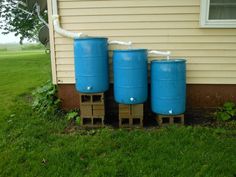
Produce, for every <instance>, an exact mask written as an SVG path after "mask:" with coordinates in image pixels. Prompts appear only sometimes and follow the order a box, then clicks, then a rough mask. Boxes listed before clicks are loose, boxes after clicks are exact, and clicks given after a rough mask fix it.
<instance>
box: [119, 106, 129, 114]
mask: <svg viewBox="0 0 236 177" xmlns="http://www.w3.org/2000/svg"><path fill="white" fill-rule="evenodd" d="M119 115H124V116H125V115H127V116H128V115H131V105H129V104H119Z"/></svg>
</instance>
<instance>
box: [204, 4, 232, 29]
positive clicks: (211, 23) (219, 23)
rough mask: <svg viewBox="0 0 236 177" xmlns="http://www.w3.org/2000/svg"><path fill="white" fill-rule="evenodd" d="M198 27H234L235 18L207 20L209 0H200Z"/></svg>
mask: <svg viewBox="0 0 236 177" xmlns="http://www.w3.org/2000/svg"><path fill="white" fill-rule="evenodd" d="M200 9H201V11H200V27H202V28H236V20H209V19H208V17H209V10H210V0H201V8H200Z"/></svg>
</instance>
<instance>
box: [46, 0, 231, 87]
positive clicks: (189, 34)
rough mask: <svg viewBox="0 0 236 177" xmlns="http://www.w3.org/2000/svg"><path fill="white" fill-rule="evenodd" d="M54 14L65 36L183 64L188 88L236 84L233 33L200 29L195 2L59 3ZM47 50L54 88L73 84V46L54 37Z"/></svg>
mask: <svg viewBox="0 0 236 177" xmlns="http://www.w3.org/2000/svg"><path fill="white" fill-rule="evenodd" d="M59 13H60V17H61V25H62V27H63V28H65V29H67V30H71V31H77V32H84V33H86V34H88V35H91V36H107V37H109V39H110V40H112V39H115V40H124V41H132V42H133V43H134V45H133V47H134V48H147V49H156V50H171V51H172V57H173V58H186V59H187V82H188V83H193V84H236V29H201V28H200V27H199V15H200V14H199V13H200V0H181V1H176V0H158V1H156V0H146V1H143V0H126V1H124V0H96V1H95V0H83V1H82V0H59ZM50 25H51V24H50ZM51 46H53V47H54V49H53V50H54V51H55V60H54V63H55V68H56V71H55V72H54V74H53V75H54V77H55V78H56V80H57V83H75V79H74V53H73V40H72V39H68V38H65V37H62V36H60V35H58V34H54V38H53V45H51ZM116 48H124V47H122V46H110V63H112V60H111V56H112V50H113V49H116ZM152 59H153V57H150V60H152ZM110 71H111V72H110V73H111V74H110V77H111V82H112V77H113V74H112V66H111V67H110ZM55 75H56V76H55Z"/></svg>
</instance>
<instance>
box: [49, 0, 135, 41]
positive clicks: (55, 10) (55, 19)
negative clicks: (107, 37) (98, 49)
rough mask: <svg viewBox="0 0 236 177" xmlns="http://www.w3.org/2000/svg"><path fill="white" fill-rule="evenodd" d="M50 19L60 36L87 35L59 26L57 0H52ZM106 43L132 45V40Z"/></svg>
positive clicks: (75, 36)
mask: <svg viewBox="0 0 236 177" xmlns="http://www.w3.org/2000/svg"><path fill="white" fill-rule="evenodd" d="M52 19H53V26H54V30H55V31H56V32H57V33H58V34H60V35H62V36H66V37H69V38H73V39H75V38H81V37H86V36H87V35H85V34H83V33H77V32H71V31H68V30H65V29H63V28H61V25H60V20H59V14H58V6H57V0H52ZM108 43H109V44H118V45H127V46H131V45H132V42H130V41H129V42H123V41H108Z"/></svg>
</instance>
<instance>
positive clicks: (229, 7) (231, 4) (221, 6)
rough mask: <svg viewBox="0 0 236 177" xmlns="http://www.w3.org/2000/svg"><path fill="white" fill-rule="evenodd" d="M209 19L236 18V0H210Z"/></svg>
mask: <svg viewBox="0 0 236 177" xmlns="http://www.w3.org/2000/svg"><path fill="white" fill-rule="evenodd" d="M209 8H210V9H209V20H236V0H210V7H209Z"/></svg>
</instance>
